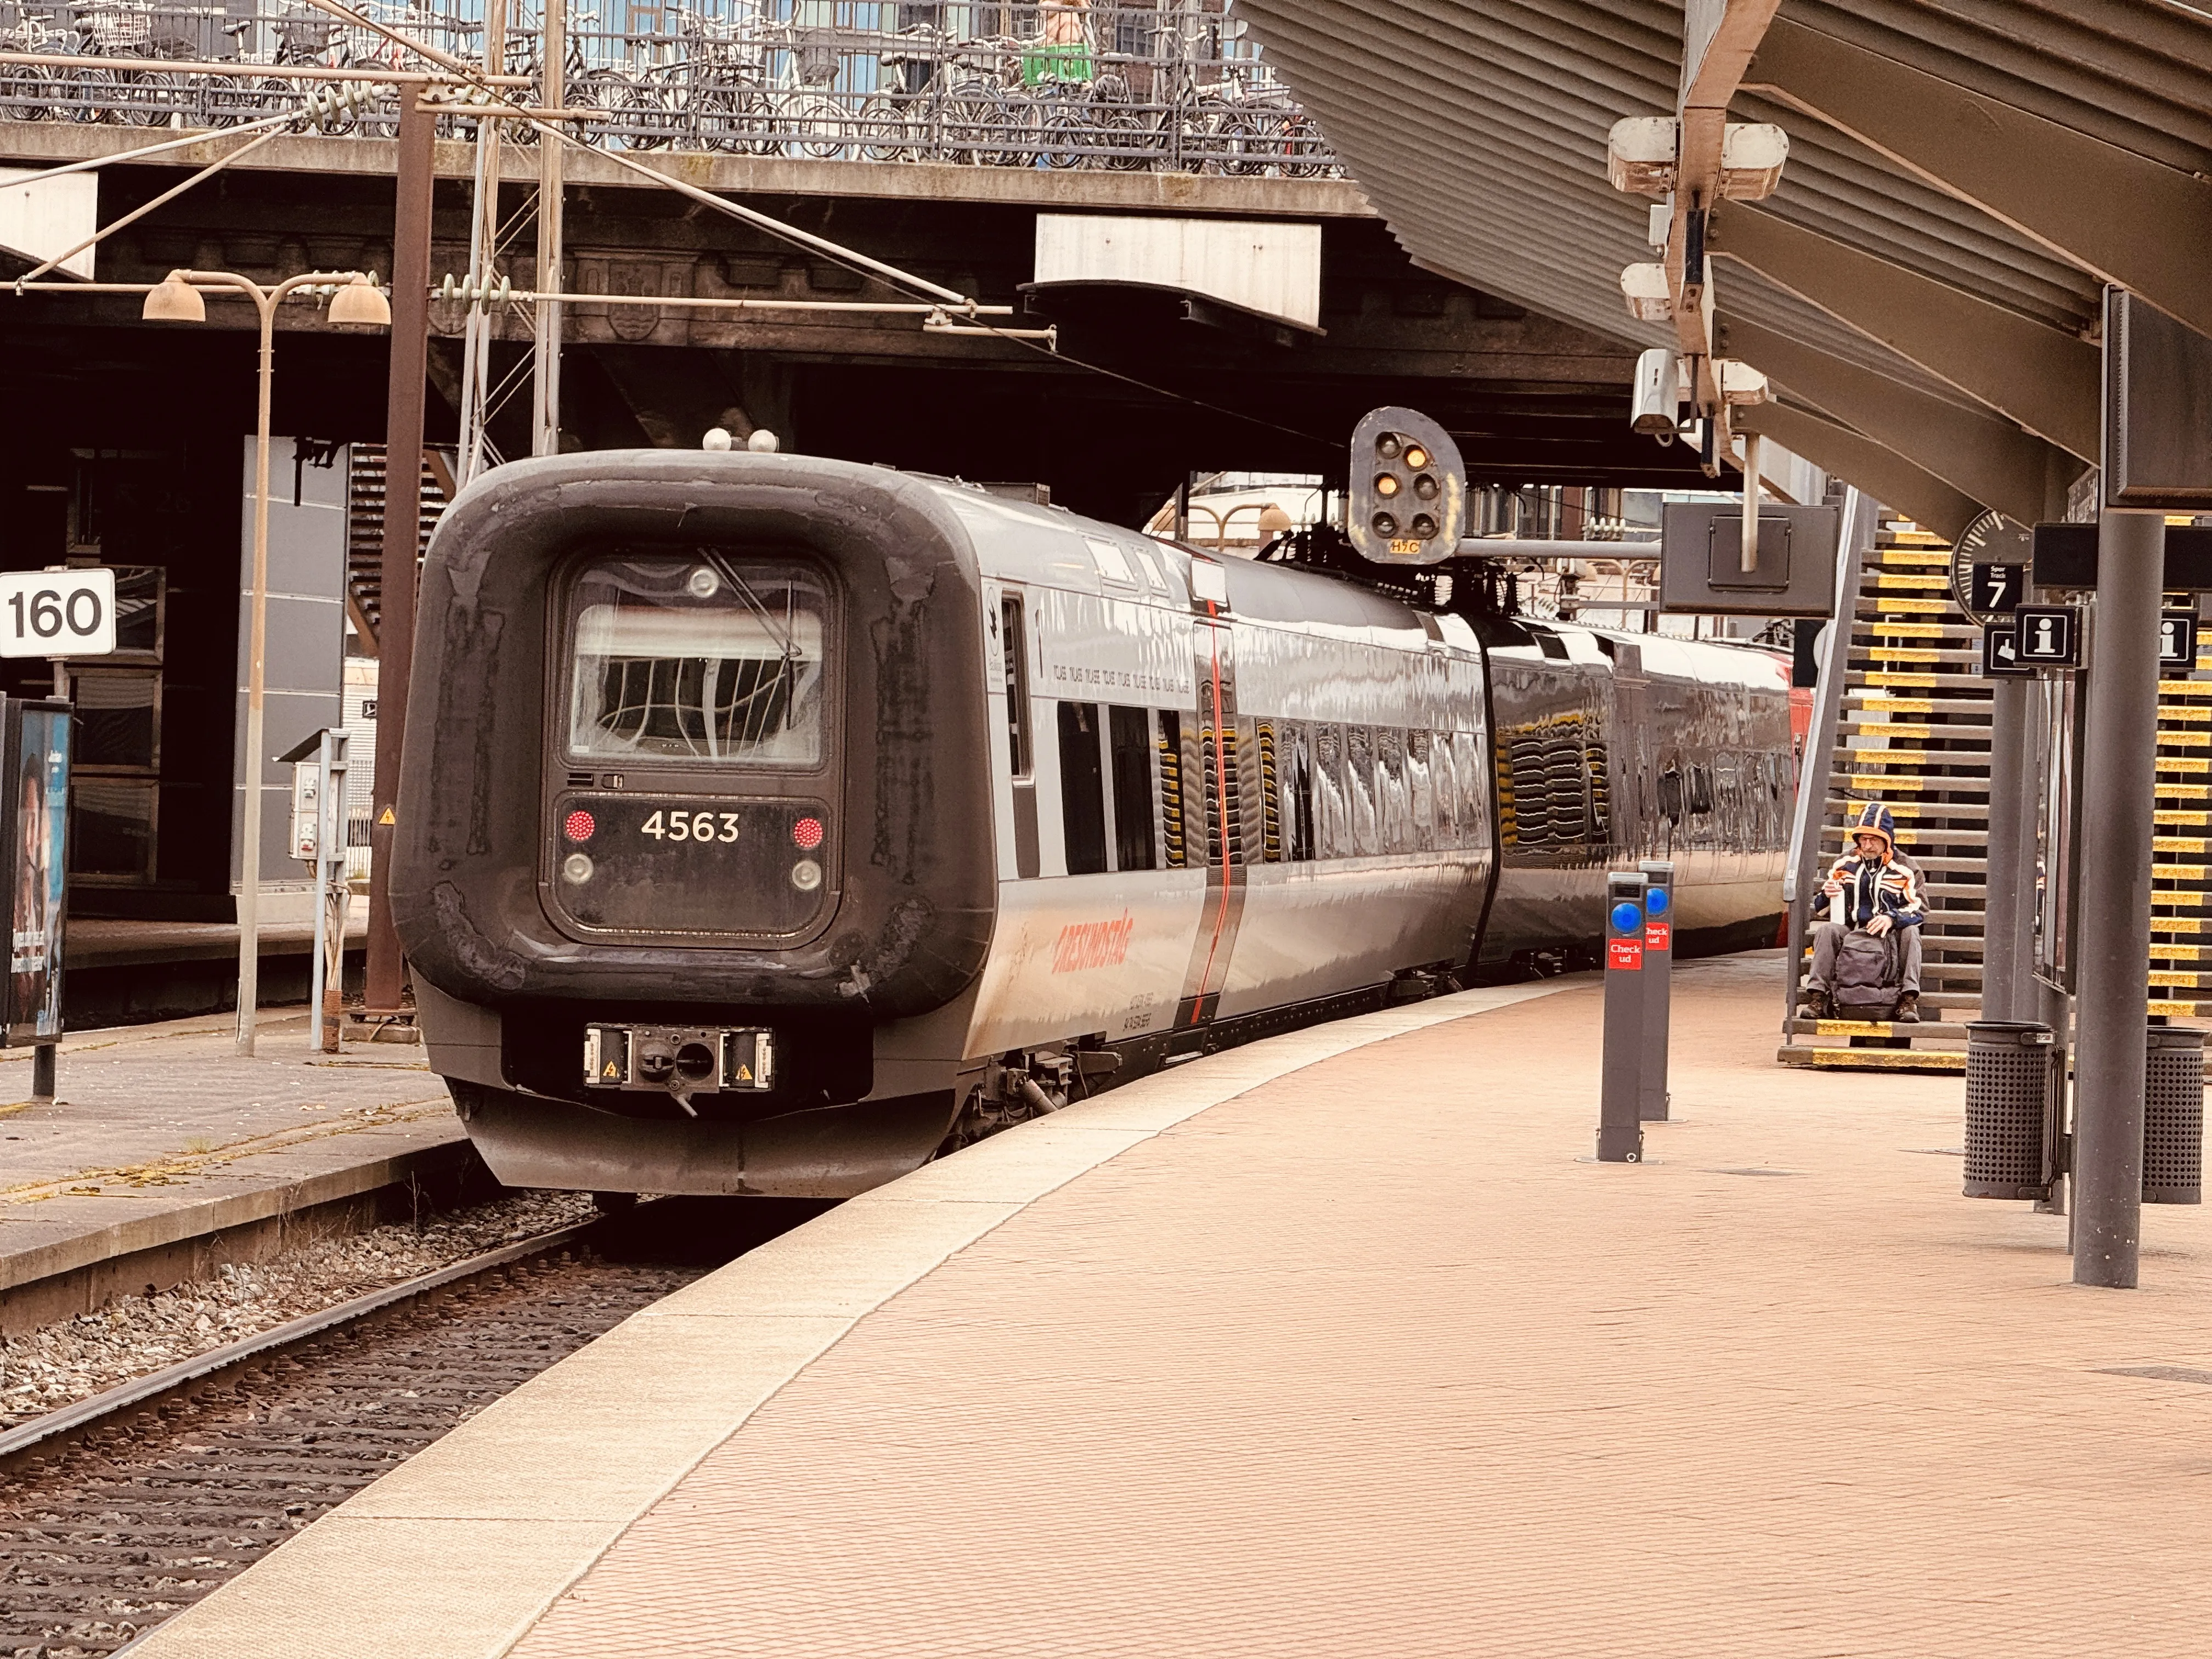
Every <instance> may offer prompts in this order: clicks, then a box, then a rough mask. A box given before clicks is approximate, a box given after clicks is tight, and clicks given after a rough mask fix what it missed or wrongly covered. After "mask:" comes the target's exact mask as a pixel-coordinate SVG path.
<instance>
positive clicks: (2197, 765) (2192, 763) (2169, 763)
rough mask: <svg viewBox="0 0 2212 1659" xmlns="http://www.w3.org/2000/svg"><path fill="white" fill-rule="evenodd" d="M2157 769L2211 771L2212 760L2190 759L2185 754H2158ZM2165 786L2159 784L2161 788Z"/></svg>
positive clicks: (2168, 770) (2165, 770) (2163, 770)
mask: <svg viewBox="0 0 2212 1659" xmlns="http://www.w3.org/2000/svg"><path fill="white" fill-rule="evenodd" d="M2158 769H2159V770H2160V771H2161V772H2212V761H2201V760H2191V759H2190V758H2189V757H2187V756H2185V755H2160V757H2158ZM2159 787H2160V789H2161V790H2163V789H2165V788H2166V787H2168V786H2166V785H2165V784H2160V785H2159Z"/></svg>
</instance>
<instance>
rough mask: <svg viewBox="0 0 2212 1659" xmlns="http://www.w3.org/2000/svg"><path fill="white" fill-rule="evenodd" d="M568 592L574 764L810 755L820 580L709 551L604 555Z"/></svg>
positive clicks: (818, 718) (807, 760)
mask: <svg viewBox="0 0 2212 1659" xmlns="http://www.w3.org/2000/svg"><path fill="white" fill-rule="evenodd" d="M569 614H570V615H571V617H573V618H574V621H573V623H572V624H571V634H570V641H569V653H570V662H571V664H572V667H571V670H570V673H571V679H570V692H569V716H568V752H569V753H570V755H571V756H573V757H574V758H576V759H579V760H587V761H599V760H627V761H631V762H651V761H656V760H659V761H673V762H678V763H686V762H689V763H698V762H705V763H721V764H727V765H735V766H777V767H786V766H788V767H811V766H817V765H819V764H820V763H821V760H822V750H823V723H824V719H825V714H824V706H823V678H822V676H823V640H824V638H825V636H826V635H827V633H828V621H827V619H828V617H829V595H828V593H827V592H826V591H825V589H824V587H823V582H822V580H821V579H820V578H819V577H818V576H817V575H815V574H813V573H811V572H810V571H808V570H806V569H805V568H802V567H799V566H797V565H776V564H756V563H750V562H748V563H744V564H738V563H735V562H732V561H729V560H726V559H722V558H720V557H715V556H702V557H698V558H691V559H668V558H635V559H605V560H600V561H598V562H594V563H592V564H591V565H588V566H586V568H584V570H583V571H582V572H581V573H580V574H579V576H578V579H577V581H576V586H575V588H574V601H573V603H572V605H571V608H570V612H569Z"/></svg>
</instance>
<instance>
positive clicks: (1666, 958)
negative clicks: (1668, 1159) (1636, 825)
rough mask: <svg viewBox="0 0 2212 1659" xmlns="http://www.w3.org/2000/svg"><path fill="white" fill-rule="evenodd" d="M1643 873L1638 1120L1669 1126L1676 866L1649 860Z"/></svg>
mask: <svg viewBox="0 0 2212 1659" xmlns="http://www.w3.org/2000/svg"><path fill="white" fill-rule="evenodd" d="M1636 867H1637V868H1638V870H1641V871H1642V872H1644V1072H1643V1078H1642V1082H1641V1088H1640V1091H1639V1094H1638V1106H1637V1115H1638V1117H1639V1118H1641V1119H1642V1120H1643V1121H1644V1122H1646V1123H1664V1122H1665V1121H1667V1106H1668V1101H1669V1100H1670V1099H1672V1098H1673V1097H1672V1096H1671V1095H1669V1094H1668V1090H1667V1045H1668V1034H1669V1028H1670V1026H1671V1025H1672V1024H1673V1020H1674V862H1673V860H1669V859H1645V860H1644V861H1643V862H1642V863H1640V864H1638V866H1636Z"/></svg>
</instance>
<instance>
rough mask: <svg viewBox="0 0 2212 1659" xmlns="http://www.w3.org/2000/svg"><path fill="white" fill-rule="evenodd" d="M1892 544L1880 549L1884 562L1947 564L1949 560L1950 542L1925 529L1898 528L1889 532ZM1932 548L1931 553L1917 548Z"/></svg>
mask: <svg viewBox="0 0 2212 1659" xmlns="http://www.w3.org/2000/svg"><path fill="white" fill-rule="evenodd" d="M1891 535H1892V538H1893V545H1891V546H1888V547H1885V548H1883V549H1882V550H1881V554H1882V562H1883V563H1885V564H1926V565H1937V566H1942V565H1948V564H1949V563H1950V562H1951V544H1950V543H1948V542H1947V541H1945V540H1944V539H1943V538H1942V537H1941V536H1938V535H1936V533H1935V532H1932V531H1927V530H1899V531H1893V532H1891ZM1921 548H1934V549H1936V551H1935V552H1932V553H1923V552H1920V551H1917V550H1918V549H1921Z"/></svg>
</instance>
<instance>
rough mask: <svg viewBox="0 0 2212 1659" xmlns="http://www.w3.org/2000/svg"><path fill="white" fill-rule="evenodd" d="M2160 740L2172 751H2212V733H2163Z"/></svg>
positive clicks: (2160, 734)
mask: <svg viewBox="0 0 2212 1659" xmlns="http://www.w3.org/2000/svg"><path fill="white" fill-rule="evenodd" d="M2158 740H2159V741H2160V743H2162V744H2166V746H2167V747H2168V748H2171V749H2212V732H2160V733H2159V734H2158Z"/></svg>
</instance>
